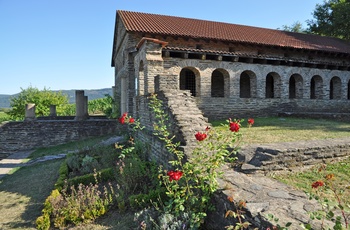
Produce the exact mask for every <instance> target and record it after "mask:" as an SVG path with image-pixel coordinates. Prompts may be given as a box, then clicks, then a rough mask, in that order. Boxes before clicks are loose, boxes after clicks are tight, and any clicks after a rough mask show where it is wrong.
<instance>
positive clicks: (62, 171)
mask: <svg viewBox="0 0 350 230" xmlns="http://www.w3.org/2000/svg"><path fill="white" fill-rule="evenodd" d="M68 171H69V169H68V164H67V159H66V160H64V161H63V162H62V163H61V165H60V168H59V170H58V173H59V176H58V179H57V181H56V183H55V188H56V189H58V190H59V191H61V189H62V188H63V186H64V181H65V180H67V178H68V173H69V172H68Z"/></svg>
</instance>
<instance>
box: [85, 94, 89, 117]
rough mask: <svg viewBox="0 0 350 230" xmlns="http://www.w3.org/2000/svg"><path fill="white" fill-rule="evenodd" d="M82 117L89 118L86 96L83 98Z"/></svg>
mask: <svg viewBox="0 0 350 230" xmlns="http://www.w3.org/2000/svg"><path fill="white" fill-rule="evenodd" d="M84 117H86V118H88V117H89V100H88V96H84Z"/></svg>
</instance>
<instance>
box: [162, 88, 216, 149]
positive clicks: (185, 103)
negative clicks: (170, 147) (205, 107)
mask: <svg viewBox="0 0 350 230" xmlns="http://www.w3.org/2000/svg"><path fill="white" fill-rule="evenodd" d="M158 96H159V97H160V99H162V100H163V102H164V103H165V105H166V107H167V108H168V110H169V111H168V112H169V115H170V117H171V118H172V120H173V121H174V124H173V125H172V127H171V129H172V132H173V134H174V135H175V136H176V138H177V139H176V140H177V141H180V143H181V148H182V149H183V150H184V152H185V154H189V153H190V152H191V151H192V150H193V148H194V147H195V143H196V138H195V136H194V135H195V134H196V133H197V132H202V131H204V130H205V128H206V127H207V126H210V124H209V123H208V118H206V117H204V116H203V113H202V111H201V110H200V109H199V108H198V106H197V104H196V100H195V98H194V97H193V96H191V93H190V91H189V90H167V91H162V92H159V93H158Z"/></svg>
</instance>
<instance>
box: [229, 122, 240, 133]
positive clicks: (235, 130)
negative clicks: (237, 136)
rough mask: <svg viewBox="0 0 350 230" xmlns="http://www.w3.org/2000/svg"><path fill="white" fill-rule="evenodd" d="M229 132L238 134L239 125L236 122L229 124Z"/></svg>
mask: <svg viewBox="0 0 350 230" xmlns="http://www.w3.org/2000/svg"><path fill="white" fill-rule="evenodd" d="M230 130H231V131H232V132H238V131H239V124H238V123H237V122H230Z"/></svg>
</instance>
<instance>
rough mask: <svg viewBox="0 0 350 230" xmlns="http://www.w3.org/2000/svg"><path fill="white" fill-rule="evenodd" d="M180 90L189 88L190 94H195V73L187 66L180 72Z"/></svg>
mask: <svg viewBox="0 0 350 230" xmlns="http://www.w3.org/2000/svg"><path fill="white" fill-rule="evenodd" d="M180 90H190V92H191V94H192V96H194V97H195V96H196V75H195V74H194V72H193V71H192V70H190V69H188V68H184V69H182V70H181V72H180Z"/></svg>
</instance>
